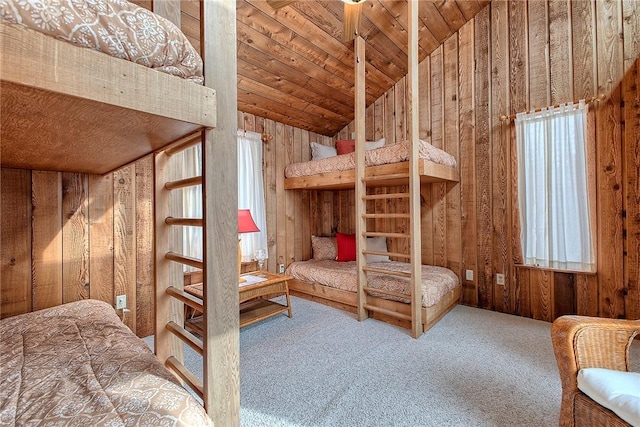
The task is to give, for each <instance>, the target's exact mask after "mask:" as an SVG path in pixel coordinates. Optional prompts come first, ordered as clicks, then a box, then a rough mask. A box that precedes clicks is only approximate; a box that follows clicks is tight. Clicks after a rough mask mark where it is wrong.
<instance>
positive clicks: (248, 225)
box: [238, 209, 260, 283]
mask: <svg viewBox="0 0 640 427" xmlns="http://www.w3.org/2000/svg"><path fill="white" fill-rule="evenodd" d="M257 231H260V229H259V228H258V226H257V225H256V223H255V222H254V221H253V218H252V217H251V211H249V209H238V234H243V233H255V232H257ZM240 242H241V239H240V236H238V279H239V280H238V281H239V282H240V283H242V282H245V279H243V278H242V277H240V273H241V271H242V247H241V245H240Z"/></svg>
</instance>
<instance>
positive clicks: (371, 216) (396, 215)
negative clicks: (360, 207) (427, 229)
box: [362, 213, 411, 219]
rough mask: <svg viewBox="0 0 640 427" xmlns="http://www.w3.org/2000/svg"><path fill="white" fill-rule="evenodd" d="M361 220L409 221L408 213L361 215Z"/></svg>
mask: <svg viewBox="0 0 640 427" xmlns="http://www.w3.org/2000/svg"><path fill="white" fill-rule="evenodd" d="M362 217H363V218H406V219H410V218H411V215H409V214H408V213H383V214H379V213H378V214H362Z"/></svg>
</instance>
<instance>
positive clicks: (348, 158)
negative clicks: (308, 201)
mask: <svg viewBox="0 0 640 427" xmlns="http://www.w3.org/2000/svg"><path fill="white" fill-rule="evenodd" d="M418 147H419V150H418V152H419V156H420V158H421V159H425V160H429V161H431V162H433V163H437V164H441V165H444V166H449V167H451V168H455V167H456V159H455V158H454V157H453V156H452V155H451V154H449V153H447V152H446V151H443V150H441V149H439V148H437V147H434V146H433V145H431V144H429V143H428V142H426V141H423V140H420V141H419V146H418ZM408 160H409V143H408V142H407V141H403V142H397V143H395V144H389V145H385V146H384V147H380V148H374V149H372V150H365V152H364V163H365V166H378V165H385V164H391V163H398V162H405V161H408ZM355 166H356V164H355V153H348V154H340V155H338V156H333V157H327V158H324V159H320V160H310V161H308V162H302V163H292V164H290V165H288V166H287V167H286V168H285V170H284V176H285V177H286V178H297V177H302V176H312V175H317V174H321V173H330V172H340V171H346V170H350V169H355Z"/></svg>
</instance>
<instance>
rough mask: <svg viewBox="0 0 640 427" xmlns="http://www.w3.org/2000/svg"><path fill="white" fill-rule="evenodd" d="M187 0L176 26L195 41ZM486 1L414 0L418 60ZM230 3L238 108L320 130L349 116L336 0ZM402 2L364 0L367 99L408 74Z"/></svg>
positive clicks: (350, 87)
mask: <svg viewBox="0 0 640 427" xmlns="http://www.w3.org/2000/svg"><path fill="white" fill-rule="evenodd" d="M194 3H195V2H191V1H184V2H183V18H182V21H183V22H182V26H183V30H184V31H185V33H187V35H188V36H189V37H190V38H191V39H192V41H193V42H194V45H196V46H197V43H199V41H198V40H197V39H199V34H198V31H199V30H196V28H199V26H196V25H195V23H194V22H193V21H194V20H197V18H196V17H197V16H199V13H197V12H198V11H197V8H194V6H195V5H194ZM488 3H489V0H420V2H419V16H420V22H419V25H420V28H419V36H420V38H419V58H420V60H422V59H424V58H425V57H426V56H427V55H429V54H430V53H431V52H432V51H433V50H434V49H435V48H436V47H438V46H439V45H440V44H441V43H443V42H444V41H445V40H446V39H447V38H448V37H449V36H450V35H451V34H453V33H454V32H455V31H457V30H458V29H459V28H460V27H461V26H462V25H463V24H464V23H465V22H467V21H468V20H469V19H471V18H472V17H473V16H475V14H476V13H477V12H479V11H480V10H481V9H482V8H483V7H485V6H486V5H487V4H488ZM236 5H237V33H238V109H239V110H240V111H244V112H247V113H251V114H255V115H257V116H261V117H265V118H268V119H272V120H275V121H278V122H281V123H285V124H288V125H291V126H295V127H298V128H301V129H305V130H310V131H312V132H316V133H319V134H322V135H327V136H333V135H335V134H336V133H337V132H338V131H340V130H341V129H342V128H343V127H344V126H346V125H347V124H348V123H350V122H351V121H352V120H353V116H354V59H353V41H350V42H346V43H345V42H343V41H342V31H343V30H342V28H343V26H342V18H343V3H342V2H341V1H340V0H321V1H316V0H299V1H297V2H295V3H293V4H291V5H289V6H285V7H283V8H282V9H279V10H274V9H273V8H272V7H271V6H270V5H269V4H267V2H266V1H265V0H237V2H236ZM407 9H408V6H407V1H406V0H367V1H365V2H364V4H363V14H362V24H361V28H362V29H361V31H360V34H361V35H362V36H363V37H364V39H365V41H366V78H367V82H366V88H367V91H366V92H367V105H369V104H371V103H372V102H374V101H375V100H376V99H377V98H379V97H380V96H381V95H382V94H384V93H385V92H386V91H387V90H388V89H389V88H391V87H392V86H393V85H394V84H395V83H396V82H397V81H398V80H400V79H401V78H402V77H404V76H405V75H406V74H407V28H406V26H407V13H408V10H407ZM185 14H186V16H185ZM185 21H186V22H185ZM189 21H191V24H190V23H189Z"/></svg>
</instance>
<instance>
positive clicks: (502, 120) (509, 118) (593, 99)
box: [500, 95, 606, 122]
mask: <svg viewBox="0 0 640 427" xmlns="http://www.w3.org/2000/svg"><path fill="white" fill-rule="evenodd" d="M605 98H606V96H605V95H599V96H592V97H591V98H589V99H585V103H586V104H587V105H589V104H591V103H592V102H594V101H604V99H605ZM579 102H580V101H573V103H574V104H577V103H579ZM560 105H561V104H559V105H554V106H553V107H545V108H558V107H560ZM543 109H544V108H536V109H535V110H533V112H535V113H539V112H540V111H542V110H543ZM525 112H527V113H528V112H529V111H525ZM516 116H517V114H509V115H508V116H500V121H501V122H504V121H505V120H508V121H511V120H513V119H515V118H516Z"/></svg>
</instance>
